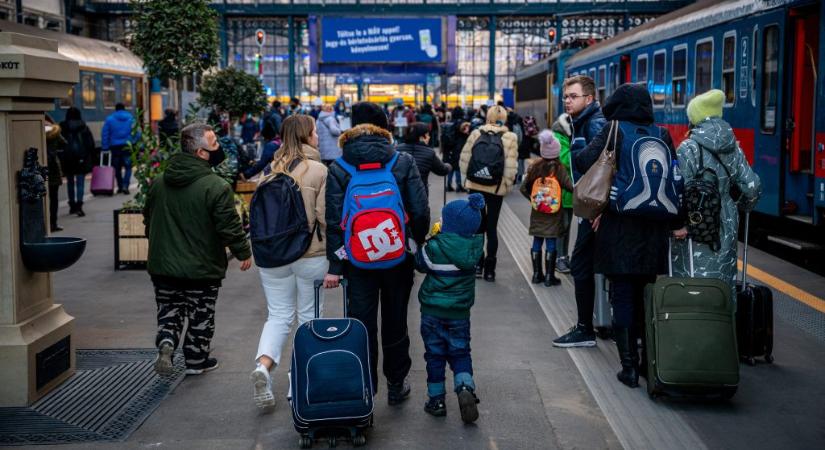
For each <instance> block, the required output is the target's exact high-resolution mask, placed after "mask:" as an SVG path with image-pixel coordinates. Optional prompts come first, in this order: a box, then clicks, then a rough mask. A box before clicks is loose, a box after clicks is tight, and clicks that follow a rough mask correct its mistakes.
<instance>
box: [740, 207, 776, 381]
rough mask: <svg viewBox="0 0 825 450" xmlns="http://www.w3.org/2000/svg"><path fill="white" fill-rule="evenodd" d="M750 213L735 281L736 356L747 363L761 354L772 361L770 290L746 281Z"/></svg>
mask: <svg viewBox="0 0 825 450" xmlns="http://www.w3.org/2000/svg"><path fill="white" fill-rule="evenodd" d="M749 226H750V213H749V212H748V213H745V249H744V253H743V255H742V281H738V280H737V283H736V340H737V342H738V343H739V357H740V358H742V359H743V360H745V362H747V363H748V365H751V366H752V365H754V364H756V357H758V356H762V357H764V358H765V361H766V362H768V363H772V362H773V291H771V289H770V288H768V287H766V286H760V285H758V284H751V283H748V282H747V280H748V279H747V275H748V228H749Z"/></svg>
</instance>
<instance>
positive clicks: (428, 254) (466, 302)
mask: <svg viewBox="0 0 825 450" xmlns="http://www.w3.org/2000/svg"><path fill="white" fill-rule="evenodd" d="M483 252H484V235H481V234H476V235H473V236H469V237H468V236H461V235H458V234H454V233H439V234H437V235H435V236H434V237H432V238H431V239H430V240H429V241H427V243H426V244H424V247H423V248H421V250H419V251H418V253H417V254H416V255H415V261H416V268H417V269H418V271H420V272H423V273H426V274H427V277H426V278H424V283H422V284H421V289H419V290H418V301H419V302H421V313H422V314H428V315H431V316H435V317H440V318H442V319H467V318H469V317H470V308H471V307H472V306H473V303H474V302H475V298H476V292H475V283H476V277H475V265H476V263H477V262H478V259H479V258H481V255H482V253H483Z"/></svg>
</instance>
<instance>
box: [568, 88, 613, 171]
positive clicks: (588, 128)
mask: <svg viewBox="0 0 825 450" xmlns="http://www.w3.org/2000/svg"><path fill="white" fill-rule="evenodd" d="M605 123H607V120H606V119H605V118H604V114H602V108H601V106H600V105H599V102H596V101H594V102H593V103H591V104H589V105H588V106H587V108H585V109H584V111H582V112H581V114H579V115H578V116H577V117H576V118H574V119H572V124H573V137H572V138H570V155H571V156H572V157H573V158H575V157H576V155H578V154H579V152H581V151H582V150H583V149H584V147H585V146H587V144H590V142H592V141H593V139H595V138H596V136H598V135H599V132H600V131H602V128H603V127H604V125H605ZM583 174H584V172H581V173H580V172H579V171H578V170H577V169H576V167H575V166H574V167H573V181H574V182H576V181H578V180H579V177H580V176H581V175H583Z"/></svg>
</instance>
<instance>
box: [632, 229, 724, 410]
mask: <svg viewBox="0 0 825 450" xmlns="http://www.w3.org/2000/svg"><path fill="white" fill-rule="evenodd" d="M689 244H691V243H689ZM692 247H693V246H692V245H690V248H689V252H690V253H691V254H692V253H693V248H692ZM690 265H691V268H690V270H691V273H693V267H692V266H693V262H692V261H691V262H690ZM670 273H671V275H672V273H673V272H672V270H671V271H670ZM731 296H732V292H731V288H730V286H729V285H728V284H727V283H725V282H723V281H722V280H719V279H716V278H675V277H673V276H668V277H660V278H659V279H658V280H657V281H656V283H655V284H652V285H648V286H647V288H646V289H645V330H646V331H645V334H646V337H647V349H646V351H647V373H648V380H647V392H648V394H649V395H650V396H651V398H656V397H659V396H663V395H667V396H702V397H704V396H712V397H722V398H726V399H727V398H731V397H733V395H734V394H735V393H736V388H737V386H738V384H739V354H738V352H737V349H736V324H735V322H734V313H735V306H734V303H733V299H732V298H731Z"/></svg>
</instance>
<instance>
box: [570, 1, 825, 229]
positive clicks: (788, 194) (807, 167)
mask: <svg viewBox="0 0 825 450" xmlns="http://www.w3.org/2000/svg"><path fill="white" fill-rule="evenodd" d="M823 20H825V2H823V1H822V0H820V1H799V0H771V1H754V0H732V1H724V2H718V1H700V2H697V3H695V4H693V5H691V6H688V7H686V8H683V9H680V10H677V11H675V12H673V13H670V14H667V15H665V16H662V17H660V18H658V19H656V20H654V21H651V22H648V23H646V24H644V25H642V26H640V27H638V28H635V29H633V30H630V31H628V32H625V33H622V34H620V35H618V36H616V37H615V38H613V39H611V40H609V41H604V42H601V43H599V44H596V45H594V46H591V47H589V48H587V49H584V50H582V51H580V52H578V53H577V54H576V55H574V56H572V57H571V58H569V59H568V60H567V67H566V68H565V70H566V75H567V76H571V75H577V74H585V75H589V76H591V77H592V78H593V79H594V80H595V81H596V86H597V97H598V99H599V100H600V101H602V102H603V101H604V99H605V98H606V97H607V96H609V95H610V93H611V92H612V91H613V90H614V89H615V88H616V87H617V86H618V85H619V84H621V83H625V82H631V81H632V82H643V83H647V85H648V88H649V90H650V92H651V95H652V97H653V106H654V110H655V116H656V122H657V123H658V124H659V125H662V126H665V127H667V128H668V129H669V130H670V133H671V136H672V137H673V140H674V142H675V143H676V144H677V145H678V143H680V142H681V141H682V140H683V139H684V138H685V136H686V132H687V130H688V119H687V114H686V106H687V104H688V102H690V100H691V99H692V98H693V97H695V96H696V95H697V94H701V93H703V92H705V91H707V90H709V89H713V88H716V89H721V90H722V91H724V92H725V96H726V102H725V107H724V119H725V120H727V121H728V122H729V123H730V124H731V126H732V127H733V128H734V132H735V133H736V136H737V138H738V140H739V143H740V145H741V147H742V150H743V151H744V153H745V155H746V156H747V159H748V162H749V163H750V164H751V166H752V167H753V168H754V170H755V171H756V172H757V173H758V174H759V176H760V177H761V179H762V186H763V193H762V197H761V198H760V200H759V203H758V205H757V207H756V211H757V212H759V213H761V215H764V216H766V218H768V219H781V220H779V222H781V223H783V224H785V225H787V221H788V220H790V221H793V223H796V224H798V225H799V226H793V227H791V228H787V227H786V228H785V231H786V234H787V235H796V237H799V236H804V235H805V234H804V232H803V233H798V231H801V230H805V229H806V228H807V225H810V226H811V228H813V231H817V230H819V231H820V232H819V233H816V234H821V229H822V227H823V226H825V77H823V76H822V74H823V72H825V70H823V69H825V26H823ZM802 224H806V225H802ZM789 229H790V230H794V231H792V232H790V233H788V232H787V230H789ZM790 244H792V245H796V244H794V242H793V240H791V242H790Z"/></svg>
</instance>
